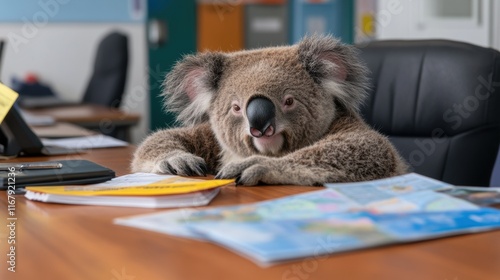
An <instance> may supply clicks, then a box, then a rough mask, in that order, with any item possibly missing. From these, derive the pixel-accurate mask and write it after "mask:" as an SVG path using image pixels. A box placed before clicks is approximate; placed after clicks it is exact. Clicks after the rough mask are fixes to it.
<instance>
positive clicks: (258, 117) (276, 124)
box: [163, 36, 366, 157]
mask: <svg viewBox="0 0 500 280" xmlns="http://www.w3.org/2000/svg"><path fill="white" fill-rule="evenodd" d="M365 69H366V68H365V67H364V66H363V64H361V62H360V61H359V60H358V58H357V55H356V51H355V50H354V48H353V47H351V46H348V45H344V44H342V43H340V42H339V41H338V40H336V39H334V38H332V37H320V36H313V37H308V38H305V39H304V40H302V41H301V42H299V43H298V44H296V45H293V46H286V47H272V48H262V49H256V50H250V51H240V52H234V53H220V52H208V53H201V54H198V55H190V56H187V57H185V58H184V59H183V60H181V61H180V62H178V63H177V64H176V65H175V67H174V68H173V70H172V71H171V72H170V73H169V74H168V75H167V77H166V80H165V92H164V94H163V95H164V97H165V105H166V107H167V109H168V110H170V111H172V112H175V113H177V114H178V118H177V120H178V121H179V122H180V123H181V124H182V125H184V126H194V125H196V124H199V123H202V122H207V121H209V122H210V124H211V127H212V129H213V131H214V133H215V136H216V137H217V139H218V141H219V144H220V145H221V147H222V150H223V152H230V153H231V154H233V155H234V156H239V157H247V156H250V155H253V154H263V155H268V156H282V155H285V154H287V153H290V152H292V151H294V150H297V149H299V148H302V147H305V146H308V145H310V144H312V143H314V142H316V141H318V140H319V139H321V138H322V137H323V136H324V135H325V134H326V133H328V131H329V128H330V126H331V125H332V123H333V122H334V121H335V117H336V116H337V115H338V112H339V111H340V110H343V111H346V112H350V113H354V114H357V112H358V108H359V106H360V104H361V102H362V101H363V99H364V95H365V87H366V75H365Z"/></svg>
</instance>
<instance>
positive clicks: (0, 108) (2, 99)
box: [0, 83, 19, 123]
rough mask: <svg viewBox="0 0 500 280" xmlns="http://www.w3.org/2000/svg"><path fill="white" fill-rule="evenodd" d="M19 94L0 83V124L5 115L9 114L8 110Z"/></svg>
mask: <svg viewBox="0 0 500 280" xmlns="http://www.w3.org/2000/svg"><path fill="white" fill-rule="evenodd" d="M18 96H19V94H18V93H17V92H15V91H13V90H11V89H10V88H9V87H7V86H5V85H4V84H2V83H0V123H2V121H3V119H5V116H7V113H9V111H10V108H12V105H14V102H16V99H17V97H18Z"/></svg>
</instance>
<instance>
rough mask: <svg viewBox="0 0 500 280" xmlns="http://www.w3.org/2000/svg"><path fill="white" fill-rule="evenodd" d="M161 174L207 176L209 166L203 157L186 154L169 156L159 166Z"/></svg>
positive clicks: (179, 153) (180, 153) (177, 153)
mask: <svg viewBox="0 0 500 280" xmlns="http://www.w3.org/2000/svg"><path fill="white" fill-rule="evenodd" d="M159 169H160V172H161V173H167V174H172V175H181V176H206V174H207V164H206V163H205V160H203V159H202V158H201V157H197V156H195V155H193V154H190V153H186V152H176V153H173V154H171V155H168V157H167V158H166V159H164V160H163V161H162V162H161V163H160V166H159Z"/></svg>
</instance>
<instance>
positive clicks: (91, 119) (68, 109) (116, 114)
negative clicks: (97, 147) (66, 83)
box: [26, 104, 140, 126]
mask: <svg viewBox="0 0 500 280" xmlns="http://www.w3.org/2000/svg"><path fill="white" fill-rule="evenodd" d="M26 111H28V112H29V113H31V114H34V115H46V116H51V117H53V118H55V119H56V121H58V122H69V123H73V124H78V125H81V126H93V125H94V126H96V125H100V124H102V125H106V123H103V122H112V123H114V124H115V125H135V124H137V123H138V122H139V119H140V116H139V115H138V114H131V113H125V112H123V111H121V110H118V109H113V108H107V107H104V106H99V105H89V104H87V105H73V106H61V107H54V108H43V109H30V110H26Z"/></svg>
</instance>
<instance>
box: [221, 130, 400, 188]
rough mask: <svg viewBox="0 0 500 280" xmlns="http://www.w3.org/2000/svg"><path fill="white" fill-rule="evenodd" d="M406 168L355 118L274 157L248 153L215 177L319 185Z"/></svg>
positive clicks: (380, 138)
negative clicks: (350, 123)
mask: <svg viewBox="0 0 500 280" xmlns="http://www.w3.org/2000/svg"><path fill="white" fill-rule="evenodd" d="M405 172H406V164H405V163H404V162H403V161H402V160H401V159H400V157H399V155H398V153H397V152H396V150H395V149H394V148H393V146H392V144H390V142H389V141H388V139H387V138H386V137H384V136H382V135H380V134H378V133H377V132H375V131H373V130H371V129H370V128H368V127H367V126H366V125H364V124H363V123H361V122H359V123H356V124H354V125H349V126H348V127H347V128H345V129H344V128H343V129H341V130H340V131H336V129H333V131H331V133H330V134H327V135H326V136H325V137H323V138H322V139H321V140H319V141H317V142H316V143H314V144H312V145H310V146H307V147H304V148H302V149H299V150H296V151H294V152H292V153H290V154H288V155H285V156H283V157H278V158H272V157H264V156H252V157H250V158H248V159H246V160H243V161H241V162H237V163H231V164H228V165H227V166H225V167H224V168H223V169H222V170H221V171H220V172H219V174H218V175H217V177H219V178H231V177H232V178H237V181H236V183H237V184H242V185H257V184H260V183H264V184H293V185H323V184H324V183H332V182H353V181H364V180H372V179H378V178H384V177H389V176H395V175H400V174H403V173H405Z"/></svg>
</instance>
